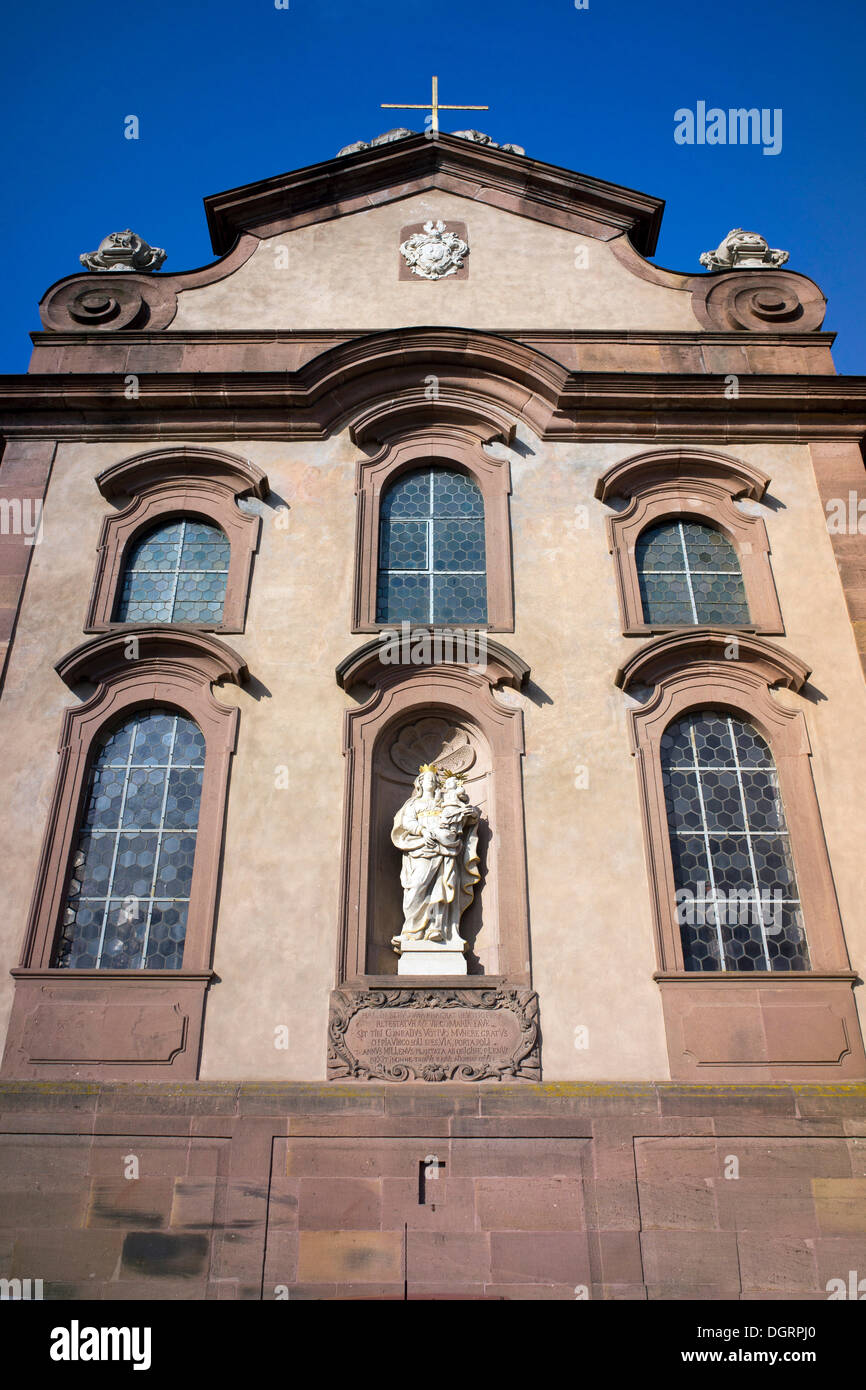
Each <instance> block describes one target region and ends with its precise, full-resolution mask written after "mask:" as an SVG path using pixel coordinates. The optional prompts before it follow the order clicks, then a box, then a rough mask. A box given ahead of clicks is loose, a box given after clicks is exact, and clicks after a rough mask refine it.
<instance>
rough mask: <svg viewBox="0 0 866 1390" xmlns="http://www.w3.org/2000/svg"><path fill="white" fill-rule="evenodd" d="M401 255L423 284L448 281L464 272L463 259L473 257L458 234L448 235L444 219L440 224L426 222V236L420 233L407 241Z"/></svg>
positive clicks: (424, 232)
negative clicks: (458, 273)
mask: <svg viewBox="0 0 866 1390" xmlns="http://www.w3.org/2000/svg"><path fill="white" fill-rule="evenodd" d="M400 254H401V256H402V257H403V259H404V260H405V262H406V264H407V265H408V267H409V269H410V270H411V271H412V274H413V275H419V276H420V277H421V279H422V280H444V279H445V277H446V276H447V275H456V273H457V271H458V270H462V269H463V257H464V256H467V255H468V254H469V246H468V245H467V243H466V242H465V241H464V240H463V239H462V237H459V236H457V235H456V233H454V232H446V230H445V223H444V222H443V221H442V219H441V217H440V218H439V220H438V222H432V221H430V222H425V223H424V230H423V232H416V233H415V234H414V236H410V237H409V238H408V240H407V241H404V242H403V244H402V246H401V247H400Z"/></svg>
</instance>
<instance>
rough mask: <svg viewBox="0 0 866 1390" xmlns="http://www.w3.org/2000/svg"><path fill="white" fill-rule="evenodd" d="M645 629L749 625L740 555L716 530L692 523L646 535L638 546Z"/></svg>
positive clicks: (666, 524) (665, 525)
mask: <svg viewBox="0 0 866 1390" xmlns="http://www.w3.org/2000/svg"><path fill="white" fill-rule="evenodd" d="M635 560H636V562H637V571H638V580H639V583H640V595H641V601H642V603H643V618H644V622H645V623H650V624H658V625H659V626H662V625H664V626H671V627H673V626H679V625H683V626H685V625H686V624H690V623H718V624H719V625H721V626H723V627H736V626H738V625H740V626H742V625H743V624H748V622H749V607H748V604H747V602H746V591H745V588H744V586H743V576H742V574H741V572H740V562H739V560H738V558H737V552H736V551H735V549H734V547H733V546H732V545H731V542H730V541H729V540H728V538H727V536H725V535H723V534H722V532H721V531H718V530H716V529H715V527H712V526H707V525H704V524H703V523H702V522H699V521H695V520H692V519H689V518H684V519H683V520H681V521H663V522H660V523H658V524H656V525H655V526H649V527H647V529H646V530H645V531H642V532H641V534H640V536H639V537H638V539H637V543H636V545H635Z"/></svg>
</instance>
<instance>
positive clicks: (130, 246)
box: [78, 227, 165, 275]
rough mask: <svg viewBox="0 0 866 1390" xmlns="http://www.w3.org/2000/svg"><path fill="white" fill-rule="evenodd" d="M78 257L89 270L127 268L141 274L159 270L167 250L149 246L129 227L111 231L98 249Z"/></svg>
mask: <svg viewBox="0 0 866 1390" xmlns="http://www.w3.org/2000/svg"><path fill="white" fill-rule="evenodd" d="M78 259H79V260H80V261H81V264H82V265H83V266H86V267H87V269H88V270H126V271H135V272H136V273H137V274H139V275H140V274H142V273H144V274H147V273H148V272H150V271H153V270H159V268H160V266H161V265H162V263H163V261H164V260H165V252H164V251H163V249H162V247H161V246H149V245H148V243H147V242H146V241H144V240H143V238H142V237H140V236H136V234H135V232H133V231H132V230H131V229H130V228H129V227H127V228H125V230H124V231H122V232H109V234H108V236H107V237H104V238H103V240H102V241H101V242H100V243H99V249H98V250H97V251H85V252H84V253H83V254H82V255H81V256H79V258H78Z"/></svg>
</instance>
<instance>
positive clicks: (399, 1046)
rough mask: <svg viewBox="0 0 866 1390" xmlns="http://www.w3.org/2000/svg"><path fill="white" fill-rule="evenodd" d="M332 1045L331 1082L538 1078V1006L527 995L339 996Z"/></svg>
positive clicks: (392, 992) (413, 992)
mask: <svg viewBox="0 0 866 1390" xmlns="http://www.w3.org/2000/svg"><path fill="white" fill-rule="evenodd" d="M328 1037H329V1050H328V1076H329V1078H330V1079H334V1080H336V1079H349V1078H357V1079H359V1080H365V1081H374V1080H380V1081H487V1080H505V1079H507V1080H515V1079H521V1078H522V1079H525V1080H531V1081H537V1080H539V1078H540V1060H539V1048H538V998H537V996H536V995H535V993H534V992H533V991H532V990H529V989H516V988H490V989H452V988H443V987H440V988H427V989H411V988H404V989H378V990H360V989H342V990H334V991H333V993H332V995H331V1014H330V1020H329V1026H328Z"/></svg>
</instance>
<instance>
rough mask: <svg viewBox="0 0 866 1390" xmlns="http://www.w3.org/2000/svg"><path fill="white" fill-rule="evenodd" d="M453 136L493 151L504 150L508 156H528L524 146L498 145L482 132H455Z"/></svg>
mask: <svg viewBox="0 0 866 1390" xmlns="http://www.w3.org/2000/svg"><path fill="white" fill-rule="evenodd" d="M451 134H452V135H458V136H459V137H460V139H461V140H471V141H472V143H473V144H474V145H486V146H487V148H488V149H491V150H504V151H505V153H506V154H526V150H525V149H524V148H523V146H522V145H497V143H496V141H495V140H491V138H490V136H489V135H485V134H484V133H483V131H480V130H453V131H452V132H451Z"/></svg>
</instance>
